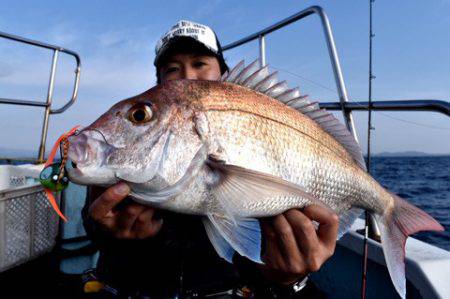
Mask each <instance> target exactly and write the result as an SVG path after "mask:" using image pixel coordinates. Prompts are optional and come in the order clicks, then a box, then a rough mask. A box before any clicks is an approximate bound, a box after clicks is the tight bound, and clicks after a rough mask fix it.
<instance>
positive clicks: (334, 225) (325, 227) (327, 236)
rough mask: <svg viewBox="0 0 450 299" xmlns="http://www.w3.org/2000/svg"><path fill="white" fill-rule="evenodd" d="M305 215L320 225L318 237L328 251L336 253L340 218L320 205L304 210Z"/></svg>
mask: <svg viewBox="0 0 450 299" xmlns="http://www.w3.org/2000/svg"><path fill="white" fill-rule="evenodd" d="M303 214H304V215H306V216H307V217H308V218H309V219H311V220H314V221H317V222H318V223H319V228H318V231H317V236H318V237H319V239H320V241H321V242H322V243H323V244H324V245H325V246H326V247H327V248H328V249H330V250H331V251H332V252H334V248H335V246H336V239H337V233H338V229H339V217H338V216H337V215H336V214H335V213H334V212H333V211H331V210H329V209H327V208H325V207H323V206H318V205H310V206H308V207H306V208H305V209H303Z"/></svg>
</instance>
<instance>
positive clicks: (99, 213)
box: [89, 183, 162, 239]
mask: <svg viewBox="0 0 450 299" xmlns="http://www.w3.org/2000/svg"><path fill="white" fill-rule="evenodd" d="M95 191H100V190H95ZM129 193H130V187H129V186H128V185H127V184H125V183H118V184H116V185H114V186H112V187H109V188H108V189H106V190H105V191H104V192H103V193H101V194H100V195H99V196H98V197H97V198H96V199H95V200H94V202H92V204H91V205H90V207H89V216H90V217H91V218H92V219H93V220H94V221H95V222H96V223H97V224H99V227H100V228H102V229H103V230H104V231H106V232H107V233H109V234H110V235H112V236H114V237H116V238H119V239H143V238H147V237H150V236H153V235H155V234H156V233H158V232H159V230H160V229H161V226H162V219H159V220H156V219H154V212H155V210H154V209H152V208H150V207H147V206H144V205H141V204H138V203H134V202H131V203H130V202H127V201H125V198H126V197H127V195H128V194H129ZM93 195H94V196H95V193H94V194H93Z"/></svg>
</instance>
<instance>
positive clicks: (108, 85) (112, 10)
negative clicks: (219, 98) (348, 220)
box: [0, 0, 450, 154]
mask: <svg viewBox="0 0 450 299" xmlns="http://www.w3.org/2000/svg"><path fill="white" fill-rule="evenodd" d="M310 5H320V6H322V7H323V8H324V9H325V11H326V12H327V14H328V16H329V18H330V21H331V25H332V28H333V33H334V36H335V40H336V44H337V49H338V53H339V56H340V60H341V64H342V70H343V73H344V78H345V80H346V85H347V89H348V94H349V97H350V99H351V100H367V88H368V87H367V86H368V84H367V76H368V75H367V72H368V51H367V49H368V38H367V31H368V1H361V0H359V1H356V0H355V1H253V0H252V1H249V0H248V1H235V0H222V1H221V0H213V1H178V0H177V1H164V2H163V1H78V2H75V1H12V0H3V1H2V9H1V10H2V11H1V16H2V17H1V18H0V31H4V32H8V33H12V34H16V35H20V36H25V37H28V38H32V39H36V40H40V41H44V42H48V43H52V44H56V45H59V46H62V47H65V48H68V49H71V50H74V51H76V52H78V53H79V54H80V56H81V60H82V74H81V85H80V91H79V97H78V100H77V102H76V104H75V105H73V106H72V107H71V108H70V109H69V110H68V111H67V112H66V113H64V114H62V115H53V116H51V119H50V132H49V138H48V142H47V148H49V147H51V145H52V143H53V141H54V140H55V139H56V138H57V136H58V135H59V134H61V133H62V132H63V131H66V130H67V129H69V128H71V127H72V126H74V125H75V124H82V125H87V124H89V123H90V122H92V121H94V120H95V119H96V118H97V117H98V116H99V115H101V114H102V113H103V112H104V111H106V110H107V109H108V108H109V107H110V106H111V105H112V104H113V103H115V102H116V101H119V100H121V99H123V98H127V97H130V96H133V95H135V94H138V93H141V92H142V91H144V90H146V89H148V88H150V87H152V86H153V85H154V84H155V76H154V68H153V64H152V61H153V58H154V46H155V43H156V41H157V40H158V39H159V37H160V36H161V35H162V34H163V33H164V32H165V31H166V30H168V29H169V27H170V26H172V25H173V24H174V23H175V22H176V21H178V20H180V19H190V20H193V21H196V22H200V23H204V24H207V25H209V26H211V27H212V28H214V29H215V31H216V32H217V35H218V36H219V38H220V40H221V42H222V44H223V45H224V44H227V43H229V42H232V41H234V40H236V39H238V38H241V37H244V36H246V35H248V34H251V33H253V32H255V31H257V30H260V29H262V28H264V27H266V26H268V25H271V24H272V23H274V22H276V21H279V20H280V19H283V18H285V17H287V16H290V15H292V14H294V13H296V12H297V11H299V10H301V9H303V8H306V7H308V6H310ZM449 29H450V1H446V0H440V1H382V0H378V1H376V2H375V6H374V30H375V34H376V37H375V40H374V56H373V57H374V73H375V75H376V77H377V78H376V80H375V81H374V85H373V88H374V90H373V95H374V96H373V98H374V100H391V99H423V98H432V99H441V100H445V101H450V84H449V79H450V34H449V33H448V31H449ZM257 55H258V50H257V42H254V43H252V44H249V45H247V46H244V47H242V48H239V49H237V50H233V51H230V52H227V53H225V56H226V59H227V61H228V63H229V64H230V66H231V65H233V64H235V63H236V62H238V61H239V60H241V59H246V60H247V61H249V62H250V61H252V60H254V59H256V58H257ZM60 58H61V59H60V63H59V64H58V70H57V80H56V90H55V100H54V103H55V106H60V105H61V104H63V103H64V102H65V100H66V99H67V98H68V97H69V95H70V93H71V84H72V78H73V67H74V64H73V60H72V59H71V58H70V57H67V56H64V55H61V56H60ZM267 60H268V63H269V65H272V66H273V67H274V68H277V69H281V70H287V71H289V73H287V72H285V71H280V77H281V78H283V79H286V80H288V82H289V84H290V85H291V86H296V85H298V86H300V90H301V91H302V92H303V93H305V94H308V95H310V97H311V98H312V99H315V100H318V101H334V100H336V99H337V95H336V92H334V91H333V90H335V89H336V88H335V85H334V80H333V75H332V73H331V67H330V62H329V59H328V54H327V51H326V44H325V42H324V39H323V36H322V31H321V28H320V27H319V20H318V18H317V17H315V16H313V17H309V18H308V19H306V20H305V21H303V22H300V23H297V24H293V25H290V26H289V27H286V28H285V29H284V30H282V31H279V32H276V33H274V34H272V35H270V36H268V37H267ZM50 62H51V53H50V52H49V51H45V50H42V49H38V48H33V47H28V46H21V45H18V44H16V43H14V42H11V41H7V40H0V97H8V98H25V99H30V100H32V99H35V100H38V99H39V100H40V99H42V100H43V99H44V98H45V96H46V90H47V80H48V75H49V70H50ZM290 73H294V74H296V75H292V74H290ZM42 115H43V111H42V110H41V109H37V108H23V107H22V108H17V107H14V106H9V105H1V106H0V127H1V128H3V130H1V132H0V138H1V140H2V142H1V144H0V147H2V148H5V147H6V148H17V149H35V148H37V147H38V145H39V135H40V130H41V125H42ZM355 119H356V121H357V129H358V134H359V136H360V140H361V141H362V147H363V150H364V151H365V150H366V142H365V137H366V130H367V124H366V121H367V117H366V113H356V114H355ZM449 120H450V119H449V118H448V117H444V116H442V115H439V114H436V113H426V112H416V113H411V112H401V113H398V112H397V113H387V112H384V113H380V112H375V114H374V126H375V131H374V132H373V137H374V138H373V151H374V152H382V151H406V150H418V151H424V152H428V153H447V154H450V138H449V137H450V121H449ZM411 122H413V123H414V124H411Z"/></svg>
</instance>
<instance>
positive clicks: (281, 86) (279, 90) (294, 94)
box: [222, 60, 366, 170]
mask: <svg viewBox="0 0 450 299" xmlns="http://www.w3.org/2000/svg"><path fill="white" fill-rule="evenodd" d="M222 81H224V82H230V83H234V84H238V85H242V86H245V87H247V88H250V89H253V90H255V91H258V92H261V93H263V94H265V95H267V96H269V97H271V98H274V99H277V100H279V101H280V102H282V103H284V104H286V105H287V106H289V107H291V108H293V109H296V110H297V111H299V112H300V113H302V114H304V115H306V116H308V117H309V118H311V119H312V120H314V121H315V122H316V123H317V124H318V125H319V126H320V127H321V128H322V129H323V130H324V131H326V132H327V133H328V134H330V135H331V136H333V137H334V139H336V140H337V141H338V142H339V143H340V144H341V145H342V146H343V147H344V148H345V149H346V150H347V151H348V152H349V153H350V155H351V156H352V157H353V159H354V160H355V161H356V163H357V164H358V165H359V167H361V168H362V169H364V170H366V163H365V161H364V157H363V155H362V152H361V148H360V147H359V144H358V142H357V141H356V140H355V138H354V137H353V135H352V133H350V131H349V130H348V129H347V127H346V126H344V125H343V124H341V123H340V121H339V120H338V119H337V118H336V117H334V115H333V114H331V113H330V112H328V111H326V110H325V109H321V108H320V107H319V103H318V102H311V101H310V100H309V99H308V98H307V96H301V95H300V90H299V88H298V87H297V88H289V87H288V85H287V83H286V82H285V81H281V82H280V81H278V79H277V72H273V73H270V71H269V68H268V66H264V67H259V64H258V60H255V61H253V62H252V63H251V64H249V65H248V66H245V63H244V61H243V60H242V61H241V62H239V63H238V64H237V65H236V66H235V67H234V68H233V69H231V71H229V72H226V73H225V74H224V75H223V76H222Z"/></svg>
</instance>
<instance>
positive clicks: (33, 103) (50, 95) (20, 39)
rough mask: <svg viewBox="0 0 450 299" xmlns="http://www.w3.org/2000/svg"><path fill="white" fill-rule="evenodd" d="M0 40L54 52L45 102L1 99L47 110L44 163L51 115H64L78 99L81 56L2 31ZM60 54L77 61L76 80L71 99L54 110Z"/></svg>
mask: <svg viewBox="0 0 450 299" xmlns="http://www.w3.org/2000/svg"><path fill="white" fill-rule="evenodd" d="M0 38H5V39H9V40H12V41H16V42H19V43H23V44H28V45H31V46H35V47H40V48H45V49H48V50H51V51H53V59H52V65H51V69H50V78H49V83H48V88H47V97H46V100H45V101H35V100H32V101H30V100H24V99H8V98H0V104H10V105H20V106H32V107H42V108H44V109H45V112H44V121H43V124H42V132H41V140H40V146H39V155H38V162H43V161H44V154H45V143H46V140H47V133H48V124H49V116H50V114H58V113H63V112H64V111H66V110H67V109H68V108H69V107H70V106H72V105H73V103H74V102H75V100H76V98H77V94H78V86H79V81H80V70H81V60H80V56H79V55H78V54H77V53H76V52H74V51H71V50H68V49H64V48H62V47H59V46H54V45H51V44H46V43H43V42H39V41H35V40H31V39H27V38H24V37H20V36H16V35H12V34H8V33H4V32H1V31H0ZM59 53H65V54H68V55H70V56H72V57H73V58H74V59H75V61H76V66H75V78H74V84H73V90H72V95H71V97H70V99H69V100H68V101H67V102H66V103H65V104H64V105H63V106H62V107H60V108H57V109H54V108H52V100H53V90H54V87H55V75H56V66H57V64H58V56H59Z"/></svg>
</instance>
